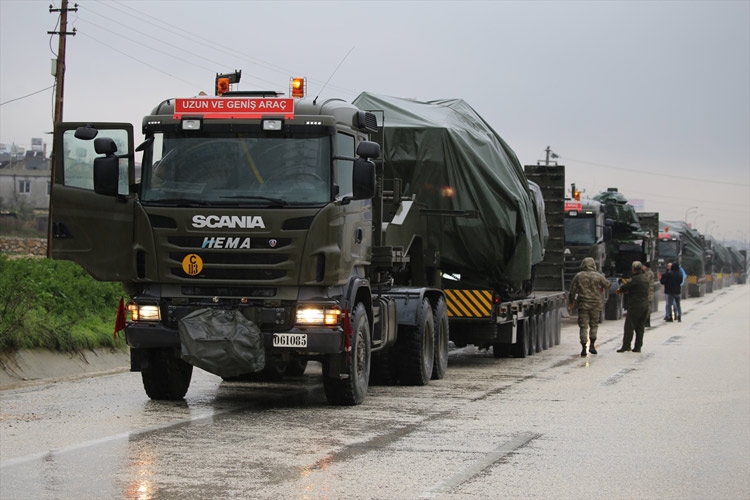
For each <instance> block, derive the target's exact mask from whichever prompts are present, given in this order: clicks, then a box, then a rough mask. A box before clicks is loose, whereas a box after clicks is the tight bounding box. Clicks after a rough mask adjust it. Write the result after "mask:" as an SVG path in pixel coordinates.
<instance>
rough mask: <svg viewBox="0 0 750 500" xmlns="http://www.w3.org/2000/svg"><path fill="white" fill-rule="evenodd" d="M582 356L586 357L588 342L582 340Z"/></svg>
mask: <svg viewBox="0 0 750 500" xmlns="http://www.w3.org/2000/svg"><path fill="white" fill-rule="evenodd" d="M581 357H582V358H585V357H586V342H581Z"/></svg>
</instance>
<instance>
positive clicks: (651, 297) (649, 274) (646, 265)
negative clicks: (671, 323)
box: [643, 262, 654, 328]
mask: <svg viewBox="0 0 750 500" xmlns="http://www.w3.org/2000/svg"><path fill="white" fill-rule="evenodd" d="M643 274H645V275H646V277H647V278H648V282H649V286H648V316H646V327H647V328H651V305H652V304H653V303H654V272H653V271H652V270H651V263H650V262H643Z"/></svg>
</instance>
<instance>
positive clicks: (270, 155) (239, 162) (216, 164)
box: [142, 134, 331, 204]
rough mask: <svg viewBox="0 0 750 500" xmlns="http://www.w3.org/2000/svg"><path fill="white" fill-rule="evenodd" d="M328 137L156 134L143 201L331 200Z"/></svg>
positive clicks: (145, 173)
mask: <svg viewBox="0 0 750 500" xmlns="http://www.w3.org/2000/svg"><path fill="white" fill-rule="evenodd" d="M330 143H331V140H330V137H326V136H324V137H299V138H289V137H283V138H282V137H264V136H252V135H246V136H243V135H237V134H234V135H226V134H224V135H203V136H195V135H189V136H178V135H176V136H168V135H166V134H155V136H154V142H153V144H152V146H151V148H150V150H149V151H146V153H145V154H144V162H143V178H144V189H143V193H142V199H143V201H160V200H169V199H180V200H184V199H191V200H195V201H196V202H211V203H226V204H232V203H234V204H238V203H242V202H243V200H250V201H252V200H260V199H262V198H273V199H274V200H281V201H283V202H285V203H325V202H328V201H330V179H331V172H330V171H331V167H330V164H331V163H330V162H331V153H330V151H331V146H330Z"/></svg>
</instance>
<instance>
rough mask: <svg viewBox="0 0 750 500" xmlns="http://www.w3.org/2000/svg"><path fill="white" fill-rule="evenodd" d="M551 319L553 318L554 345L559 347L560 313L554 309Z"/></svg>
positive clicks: (560, 334)
mask: <svg viewBox="0 0 750 500" xmlns="http://www.w3.org/2000/svg"><path fill="white" fill-rule="evenodd" d="M553 317H554V318H555V345H560V342H561V341H562V311H561V310H560V309H556V310H555V312H554V314H553Z"/></svg>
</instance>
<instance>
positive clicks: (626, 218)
mask: <svg viewBox="0 0 750 500" xmlns="http://www.w3.org/2000/svg"><path fill="white" fill-rule="evenodd" d="M574 198H575V197H574ZM569 203H570V205H569V209H568V210H567V212H566V230H565V253H566V264H565V269H566V272H567V275H568V276H570V279H572V275H574V271H575V264H576V263H577V262H578V261H577V259H578V258H583V257H588V256H590V257H593V258H594V260H595V261H596V262H597V266H598V267H599V269H600V270H601V271H602V272H603V273H604V275H605V276H606V277H607V279H609V280H610V282H611V283H612V286H611V287H610V289H609V294H608V296H607V297H606V302H605V304H604V319H608V320H616V319H620V318H622V316H623V312H624V309H626V304H625V302H624V301H625V299H624V296H623V295H619V294H616V293H615V291H616V290H617V288H618V286H619V283H620V282H621V280H622V279H628V278H630V272H631V264H632V263H633V261H636V260H639V261H642V262H651V261H653V260H654V255H655V249H654V247H655V240H656V236H655V235H652V234H651V233H650V232H649V231H648V230H645V229H644V228H642V227H641V224H640V221H639V219H638V214H637V213H636V211H635V207H633V205H631V204H630V203H628V200H627V198H625V196H624V195H623V194H622V193H620V192H619V191H618V190H617V188H608V189H607V191H604V192H601V193H599V194H597V195H595V196H594V197H593V200H592V201H588V202H585V203H583V202H580V200H576V202H575V205H573V203H574V202H573V201H570V202H569ZM602 213H603V223H602ZM581 215H583V216H584V218H582V219H579V218H578V217H580V216H581ZM577 221H584V223H580V222H577ZM586 242H588V243H586ZM566 282H567V280H566ZM652 308H653V306H652Z"/></svg>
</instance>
